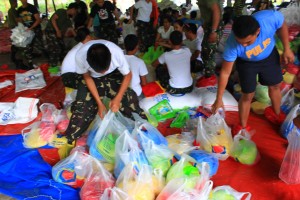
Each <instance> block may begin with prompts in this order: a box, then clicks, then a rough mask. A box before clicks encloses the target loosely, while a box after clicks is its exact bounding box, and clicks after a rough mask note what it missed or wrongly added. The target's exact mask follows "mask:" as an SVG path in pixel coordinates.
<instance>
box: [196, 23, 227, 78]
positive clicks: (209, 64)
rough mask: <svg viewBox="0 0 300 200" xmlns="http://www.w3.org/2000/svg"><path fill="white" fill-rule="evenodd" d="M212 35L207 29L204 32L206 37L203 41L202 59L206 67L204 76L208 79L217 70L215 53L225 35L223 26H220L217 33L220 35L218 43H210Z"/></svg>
mask: <svg viewBox="0 0 300 200" xmlns="http://www.w3.org/2000/svg"><path fill="white" fill-rule="evenodd" d="M210 33H211V29H207V30H205V31H204V37H203V41H202V51H201V57H202V60H203V66H204V75H205V76H206V77H210V76H211V75H213V74H215V69H216V62H215V53H216V51H217V48H218V44H219V42H220V38H221V36H222V34H223V26H219V29H218V31H217V34H218V36H217V41H216V42H215V43H209V42H208V38H209V35H210Z"/></svg>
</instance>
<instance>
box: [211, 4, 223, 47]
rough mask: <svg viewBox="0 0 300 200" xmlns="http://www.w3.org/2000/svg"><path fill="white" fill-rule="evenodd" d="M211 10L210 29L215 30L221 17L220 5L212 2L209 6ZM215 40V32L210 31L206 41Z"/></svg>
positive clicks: (212, 41)
mask: <svg viewBox="0 0 300 200" xmlns="http://www.w3.org/2000/svg"><path fill="white" fill-rule="evenodd" d="M211 10H212V26H211V30H212V31H214V30H217V29H218V27H219V22H220V19H221V10H220V6H219V4H218V3H214V4H213V5H212V7H211ZM216 41H217V33H216V32H211V33H210V35H209V38H208V42H210V43H214V42H216Z"/></svg>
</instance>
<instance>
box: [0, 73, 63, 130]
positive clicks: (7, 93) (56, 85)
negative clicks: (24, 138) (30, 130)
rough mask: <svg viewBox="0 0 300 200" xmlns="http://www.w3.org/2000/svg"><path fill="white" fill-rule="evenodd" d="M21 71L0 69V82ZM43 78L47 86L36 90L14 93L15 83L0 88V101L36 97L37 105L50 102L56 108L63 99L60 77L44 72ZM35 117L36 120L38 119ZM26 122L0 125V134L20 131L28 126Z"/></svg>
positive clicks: (11, 77)
mask: <svg viewBox="0 0 300 200" xmlns="http://www.w3.org/2000/svg"><path fill="white" fill-rule="evenodd" d="M16 72H22V70H2V71H0V82H2V81H5V80H15V73H16ZM44 78H45V81H46V83H47V86H46V87H44V88H42V89H38V90H25V91H22V92H18V93H15V85H12V86H8V87H5V88H2V89H0V102H15V101H16V99H17V98H18V97H31V98H38V99H39V100H40V101H39V103H38V106H40V105H41V104H43V103H52V104H54V105H56V106H57V107H58V108H59V106H60V105H61V103H63V101H64V99H65V87H64V85H63V83H62V80H61V77H59V76H54V77H51V76H49V74H45V73H44ZM38 119H39V118H37V119H36V120H38ZM31 123H32V122H30V123H27V124H14V125H6V126H1V125H0V135H13V134H18V133H21V131H22V129H23V128H25V127H26V126H28V125H29V124H31Z"/></svg>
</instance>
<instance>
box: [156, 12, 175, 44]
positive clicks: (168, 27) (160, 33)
mask: <svg viewBox="0 0 300 200" xmlns="http://www.w3.org/2000/svg"><path fill="white" fill-rule="evenodd" d="M171 23H172V19H171V18H170V17H165V18H164V19H163V26H161V27H159V28H158V30H157V35H156V40H155V45H156V46H157V45H161V46H164V44H168V42H169V39H170V34H171V33H172V32H173V31H174V27H173V26H172V24H171Z"/></svg>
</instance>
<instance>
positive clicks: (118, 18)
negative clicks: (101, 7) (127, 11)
mask: <svg viewBox="0 0 300 200" xmlns="http://www.w3.org/2000/svg"><path fill="white" fill-rule="evenodd" d="M114 15H115V17H116V19H117V20H118V23H119V25H121V20H120V16H119V13H118V10H117V8H116V9H115V10H114Z"/></svg>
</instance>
